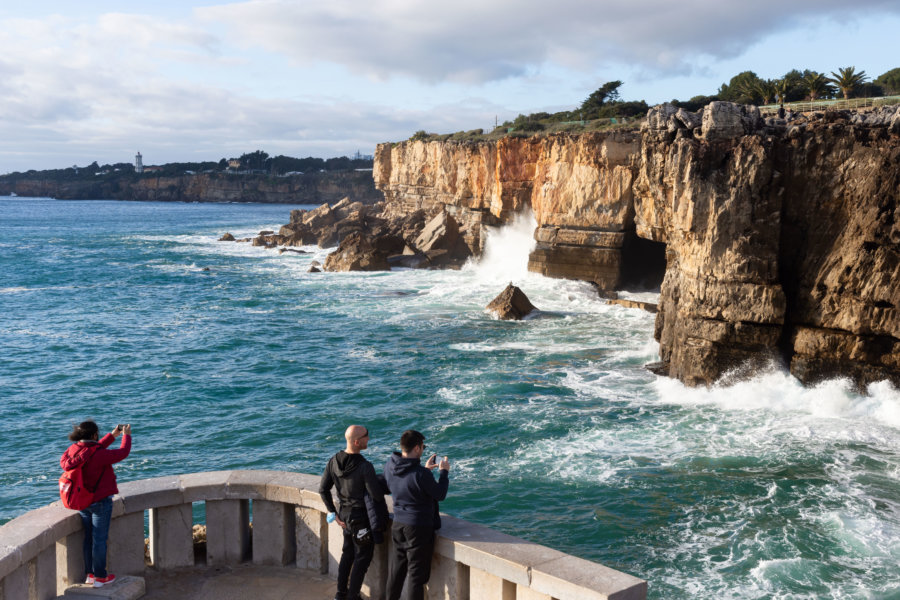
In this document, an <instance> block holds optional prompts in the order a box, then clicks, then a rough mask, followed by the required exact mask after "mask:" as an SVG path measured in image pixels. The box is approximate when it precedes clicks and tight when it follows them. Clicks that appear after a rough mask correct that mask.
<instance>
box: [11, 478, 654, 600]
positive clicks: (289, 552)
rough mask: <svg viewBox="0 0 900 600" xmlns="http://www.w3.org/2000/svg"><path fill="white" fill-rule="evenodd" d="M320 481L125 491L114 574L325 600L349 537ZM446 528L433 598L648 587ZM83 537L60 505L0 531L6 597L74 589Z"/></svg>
mask: <svg viewBox="0 0 900 600" xmlns="http://www.w3.org/2000/svg"><path fill="white" fill-rule="evenodd" d="M318 485H319V477H318V476H315V475H305V474H301V473H289V472H282V471H214V472H207V473H191V474H188V475H174V476H169V477H159V478H155V479H144V480H139V481H133V482H129V483H123V484H120V486H119V490H120V492H119V494H118V495H116V496H114V497H113V519H112V523H111V525H110V535H109V557H108V567H109V570H110V572H113V573H115V574H116V575H117V576H118V577H120V578H122V585H125V584H126V583H131V584H134V585H135V586H136V587H137V586H138V585H139V586H140V588H141V589H144V586H145V585H146V593H147V597H148V598H171V599H173V600H178V599H180V598H198V597H199V596H197V595H195V594H196V592H193V591H187V589H188V587H187V586H186V585H185V582H187V581H197V580H198V579H202V578H209V577H214V576H215V574H213V575H212V576H211V575H209V571H210V569H213V570H214V571H216V572H218V574H219V575H220V576H221V575H222V574H223V573H224V574H225V575H227V580H223V581H222V582H220V585H222V586H227V589H228V592H227V593H225V594H219V593H217V592H210V590H207V593H210V597H217V598H218V600H225V598H230V597H235V598H238V597H241V598H246V597H253V598H254V599H255V600H268V598H285V597H290V598H298V599H299V598H302V599H306V598H310V599H321V600H326V599H330V598H332V597H333V583H332V582H331V580H332V579H333V578H334V577H335V576H336V573H337V562H338V559H339V558H340V553H341V545H342V541H343V537H342V535H341V530H340V527H339V526H338V525H337V524H335V523H331V524H329V523H327V521H326V519H325V517H326V508H325V505H324V504H323V503H322V500H321V498H320V497H319V494H318V491H317V490H318ZM200 505H202V506H200ZM388 507H389V508H390V497H388ZM195 508H197V510H195ZM201 509H202V510H201ZM204 514H205V517H203V515H204ZM195 515H200V516H199V517H196V516H195ZM442 522H443V528H442V529H441V530H440V531H439V532H438V534H439V535H438V538H437V542H436V544H435V553H434V558H433V559H432V560H433V562H432V575H431V580H430V582H429V584H428V590H427V597H428V598H429V599H438V598H441V599H448V600H450V599H458V600H467V599H468V600H480V599H485V600H487V599H491V600H494V599H497V600H522V599H527V600H550V599H557V600H593V599H597V600H600V599H606V598H609V599H615V600H632V599H634V600H638V599H643V598H646V595H647V583H646V582H645V581H643V580H641V579H638V578H636V577H633V576H631V575H627V574H625V573H621V572H619V571H615V570H613V569H610V568H608V567H605V566H603V565H601V564H598V563H595V562H591V561H588V560H584V559H581V558H577V557H574V556H571V555H568V554H565V553H563V552H559V551H557V550H553V549H551V548H547V547H546V546H541V545H539V544H535V543H532V542H528V541H525V540H522V539H519V538H516V537H513V536H510V535H506V534H503V533H500V532H497V531H494V530H492V529H489V528H487V527H483V526H481V525H476V524H474V523H469V522H467V521H463V520H461V519H455V518H453V517H450V516H445V517H442ZM195 524H201V525H205V526H206V543H205V546H204V545H202V544H195V541H194V537H193V527H194V525H195ZM145 538H149V546H146V545H145ZM82 540H83V533H82V529H81V519H80V518H79V516H78V513H77V512H76V511H73V510H69V509H66V508H63V507H62V506H61V505H60V504H59V503H55V504H51V505H49V506H45V507H43V508H39V509H37V510H33V511H31V512H28V513H26V514H24V515H22V516H20V517H18V518H16V519H13V520H12V521H10V522H9V523H7V524H5V525H3V526H2V527H0V600H26V599H27V600H48V599H51V598H56V597H57V596H58V595H63V594H64V593H65V592H66V590H67V589H68V588H70V586H73V585H76V584H79V583H80V582H81V581H82V579H83V572H84V564H83V558H82ZM389 544H390V536H389V535H387V536H386V541H385V543H384V544H380V545H379V546H376V552H375V558H374V560H373V561H372V564H371V566H370V567H369V571H368V573H367V575H366V580H365V584H364V585H363V595H364V596H367V597H368V598H370V600H378V599H381V598H384V590H385V583H386V579H387V556H388V546H389ZM261 573H262V574H263V575H265V577H260V574H261ZM128 575H130V576H136V577H143V578H145V580H140V579H136V578H135V579H132V578H127V577H124V576H128ZM279 577H280V582H281V587H279V585H278V581H279ZM273 581H274V582H275V583H273ZM145 582H146V584H145ZM299 586H302V587H299ZM103 589H104V588H100V590H103ZM114 589H115V587H114V586H110V588H109V590H110V591H112V590H114ZM100 590H97V591H100ZM279 590H282V591H279ZM286 590H287V591H290V595H289V596H285V595H284V593H285V591H286ZM73 591H75V590H70V594H71V593H72V592H73ZM137 593H138V594H139V592H137ZM67 597H68V596H67ZM130 597H139V596H138V595H133V596H130ZM203 597H204V598H205V597H206V596H203Z"/></svg>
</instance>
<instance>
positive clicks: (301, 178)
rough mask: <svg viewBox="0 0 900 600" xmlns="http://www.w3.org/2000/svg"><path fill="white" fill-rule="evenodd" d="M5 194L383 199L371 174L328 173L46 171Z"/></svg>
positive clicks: (18, 176) (7, 179)
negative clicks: (85, 174) (87, 174)
mask: <svg viewBox="0 0 900 600" xmlns="http://www.w3.org/2000/svg"><path fill="white" fill-rule="evenodd" d="M0 196H19V197H48V198H55V199H58V200H138V201H162V202H259V203H268V204H298V203H299V204H322V203H325V202H328V203H334V202H337V201H339V200H340V199H341V198H344V197H346V196H349V197H350V198H352V199H353V201H358V202H362V203H363V204H374V203H375V202H378V201H379V200H382V199H383V196H382V194H381V192H379V191H378V190H376V189H375V184H374V182H373V179H372V172H371V170H365V169H359V170H345V171H322V172H313V173H298V174H292V175H287V176H282V177H273V176H270V175H263V174H257V173H248V174H226V173H199V174H183V175H177V176H147V175H143V176H140V177H137V176H135V174H134V173H123V174H117V173H109V174H104V175H98V176H95V177H94V178H93V179H83V178H82V179H68V180H67V179H55V178H51V177H48V176H46V175H44V173H43V172H40V171H30V172H28V173H26V174H22V173H15V174H11V175H5V176H0Z"/></svg>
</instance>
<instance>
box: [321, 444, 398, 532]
mask: <svg viewBox="0 0 900 600" xmlns="http://www.w3.org/2000/svg"><path fill="white" fill-rule="evenodd" d="M331 488H335V489H336V490H337V497H338V502H339V503H340V511H338V510H336V509H335V506H334V501H333V500H332V498H331ZM366 493H368V494H369V496H370V497H371V498H372V500H373V501H374V502H375V503H376V504H384V492H383V491H382V485H381V484H380V483H379V481H378V477H377V476H376V475H375V467H373V466H372V463H370V462H369V461H367V460H366V459H365V457H363V455H362V454H347V453H346V452H344V451H343V450H341V451H340V452H338V453H337V454H335V455H334V456H332V457H331V458H330V459H329V460H328V464H327V465H326V466H325V472H324V473H322V480H321V481H320V482H319V495H320V496H321V497H322V502H324V503H325V507H326V508H328V510H329V512H339V514H340V516H341V520H342V521H346V520H347V519H348V518H349V517H350V513H351V512H356V513H357V514H360V513H361V514H366V501H365V495H366Z"/></svg>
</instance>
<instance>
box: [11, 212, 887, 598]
mask: <svg viewBox="0 0 900 600" xmlns="http://www.w3.org/2000/svg"><path fill="white" fill-rule="evenodd" d="M291 208H296V207H291V206H269V205H246V204H165V203H133V202H106V201H94V202H72V201H70V202H60V201H54V200H50V199H23V198H0V348H2V353H0V422H2V424H3V434H2V436H3V447H4V450H3V452H2V454H0V523H2V522H6V521H7V520H9V519H10V518H13V517H15V516H17V515H19V514H22V513H23V512H25V511H27V510H30V509H32V508H36V507H39V506H41V505H44V504H46V503H49V502H51V501H53V500H55V499H56V497H57V494H56V478H57V477H58V474H59V467H58V458H59V455H60V453H61V452H62V451H63V450H64V449H65V447H66V446H67V441H66V435H67V433H68V431H69V426H70V424H71V423H73V422H76V421H80V420H82V419H84V418H88V417H93V418H95V419H97V420H98V422H99V423H100V424H101V427H103V428H105V429H111V428H112V427H113V425H114V424H115V423H117V422H130V423H132V424H133V427H134V431H135V439H134V450H133V452H132V455H131V456H130V457H129V458H128V460H127V461H125V462H123V463H121V464H120V465H119V466H117V473H118V476H119V478H120V480H121V481H127V480H133V479H140V478H146V477H153V476H159V475H165V474H172V473H183V472H194V471H202V470H212V469H233V468H246V469H284V470H296V471H303V472H307V473H319V472H321V469H322V468H323V466H324V463H325V461H326V460H327V458H328V457H329V456H330V455H331V454H332V453H334V452H335V451H336V450H338V449H339V448H340V447H341V446H342V432H343V430H344V428H345V427H346V425H348V424H350V423H353V422H360V423H363V424H365V425H367V426H368V427H369V430H370V431H371V433H372V440H371V444H370V449H369V451H368V453H367V454H368V457H369V458H370V459H371V460H372V461H373V462H374V463H375V464H376V468H378V469H379V470H380V468H381V466H382V465H383V463H384V461H385V460H386V458H387V456H388V454H389V452H390V451H391V450H392V449H394V447H395V446H396V441H397V439H398V436H399V434H400V433H401V432H402V430H403V429H405V428H408V427H414V428H416V429H419V430H421V431H423V432H424V433H425V435H426V437H427V439H428V441H427V443H428V446H429V450H431V449H433V450H434V451H436V452H439V453H441V454H446V455H448V456H449V457H450V459H451V463H452V471H451V490H450V496H449V498H448V500H447V501H446V502H444V503H442V509H443V510H444V511H446V512H448V513H451V514H454V515H456V516H459V517H462V518H464V519H469V520H472V521H475V522H478V523H483V524H485V525H489V526H491V527H495V528H497V529H500V530H503V531H505V532H508V533H511V534H514V535H517V536H520V537H524V538H527V539H529V540H533V541H536V542H539V543H542V544H546V545H548V546H551V547H554V548H558V549H560V550H563V551H565V552H570V553H572V554H576V555H578V556H582V557H585V558H588V559H592V560H596V561H599V562H602V563H604V564H607V565H609V566H611V567H614V568H617V569H621V570H624V571H626V572H629V573H632V574H634V575H637V576H640V577H643V578H646V579H648V580H649V582H650V596H651V597H652V598H898V597H900V568H898V562H900V393H898V391H897V390H896V389H894V388H892V387H891V386H889V385H887V384H885V383H882V384H876V385H873V386H871V387H870V388H869V393H868V394H867V395H864V396H859V395H857V394H855V393H853V392H852V391H851V390H850V387H849V385H848V384H847V383H846V382H842V381H832V382H827V383H825V384H823V385H821V386H818V387H815V388H809V389H805V388H803V387H801V386H800V385H798V384H797V383H796V381H795V380H793V379H792V378H791V377H790V376H788V375H786V374H784V373H783V372H782V371H781V370H780V369H778V368H777V367H773V368H772V369H771V370H770V371H769V372H767V373H762V374H760V375H759V376H758V377H757V378H755V379H754V380H752V381H749V382H744V383H740V384H737V385H733V386H730V387H714V388H711V389H688V388H685V387H684V386H682V385H681V384H679V383H678V382H674V381H671V380H668V379H665V378H658V377H656V376H655V375H652V374H651V373H649V372H648V371H646V370H645V369H644V368H643V365H644V364H645V363H647V362H650V361H652V360H655V359H656V358H657V345H656V344H655V342H654V341H653V336H652V334H653V321H654V318H653V315H650V314H647V313H644V312H642V311H637V310H630V309H624V308H621V307H611V306H607V305H605V304H602V303H601V302H600V301H599V300H597V299H596V296H595V294H594V292H593V290H592V289H591V288H590V286H588V285H585V284H581V283H576V282H567V281H561V280H551V279H546V278H543V277H540V276H537V275H534V274H529V273H527V271H526V269H525V262H526V257H527V251H528V245H529V244H530V243H531V241H530V235H529V227H530V225H529V224H528V223H527V222H526V223H525V225H524V227H518V228H516V227H511V228H508V229H506V230H503V231H499V232H495V233H493V234H492V235H491V237H490V238H489V241H488V253H487V255H486V256H485V257H484V259H483V260H482V261H481V262H480V263H477V264H471V265H468V266H467V267H466V268H464V269H463V270H461V271H441V272H425V271H394V272H390V273H371V274H359V273H350V274H344V273H341V274H334V273H327V274H310V273H307V272H306V271H307V269H308V266H309V263H310V262H311V261H312V260H319V261H323V260H324V256H325V254H326V253H327V252H326V251H322V250H319V249H317V248H312V247H311V248H307V250H309V251H310V252H311V254H308V255H296V254H292V253H285V254H283V255H278V254H277V253H276V252H274V251H271V250H264V249H261V248H252V247H251V246H250V245H249V244H235V243H224V242H223V243H220V242H217V241H216V238H218V237H219V236H220V235H221V234H222V233H224V232H225V231H231V232H232V233H234V234H235V235H236V236H237V237H242V236H247V235H252V234H255V233H256V232H258V231H259V230H261V229H273V228H274V229H277V227H278V226H279V225H280V224H282V223H285V222H287V221H288V218H289V211H290V209H291ZM206 269H208V270H206ZM509 281H513V282H515V283H516V284H517V285H519V286H520V287H521V288H522V289H523V290H524V291H525V293H526V294H527V295H528V296H529V297H530V298H531V300H532V302H533V303H534V304H535V305H536V306H537V307H538V308H540V309H541V312H540V313H539V314H538V315H537V316H536V317H535V318H532V319H529V320H526V321H523V322H518V323H516V322H512V323H511V322H500V321H496V320H493V319H492V318H491V317H490V316H489V315H487V314H486V313H485V312H484V310H483V307H484V306H485V305H486V304H487V303H488V302H489V301H490V300H491V299H492V298H493V297H494V296H495V295H496V294H497V293H499V292H500V291H501V290H502V289H503V287H504V286H505V285H506V283H508V282H509Z"/></svg>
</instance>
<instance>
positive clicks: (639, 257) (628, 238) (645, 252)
mask: <svg viewBox="0 0 900 600" xmlns="http://www.w3.org/2000/svg"><path fill="white" fill-rule="evenodd" d="M621 273H622V277H621V281H620V283H619V287H620V289H623V290H628V291H631V292H659V290H660V287H661V286H662V282H663V277H665V275H666V245H665V244H664V243H663V242H654V241H652V240H647V239H644V238H642V237H639V236H638V234H637V231H636V230H635V228H634V227H632V228H631V229H629V230H627V231H626V232H625V241H624V243H623V244H622V271H621Z"/></svg>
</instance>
